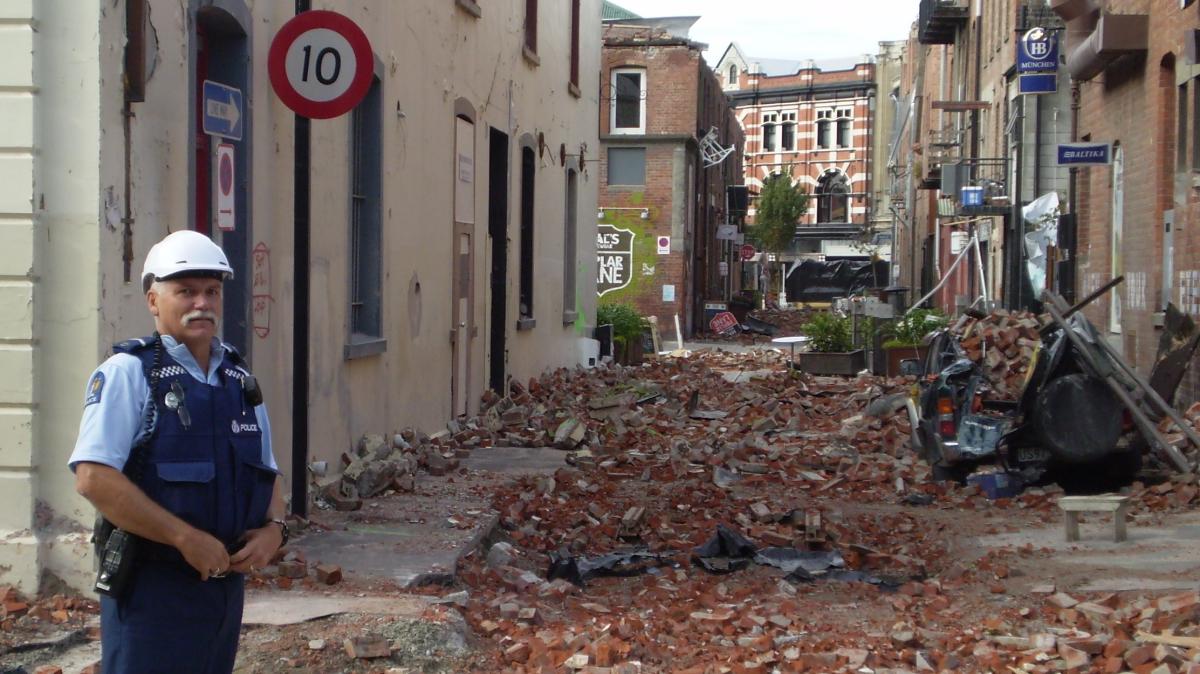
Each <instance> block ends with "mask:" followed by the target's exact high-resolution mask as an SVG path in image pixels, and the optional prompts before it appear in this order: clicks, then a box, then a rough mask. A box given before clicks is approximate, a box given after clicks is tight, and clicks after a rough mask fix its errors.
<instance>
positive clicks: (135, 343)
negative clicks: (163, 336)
mask: <svg viewBox="0 0 1200 674" xmlns="http://www.w3.org/2000/svg"><path fill="white" fill-rule="evenodd" d="M157 342H158V335H157V334H153V335H149V336H147V337H138V338H136V339H127V340H125V341H123V342H117V343H116V344H113V347H112V350H113V353H134V352H137V351H141V350H142V349H148V348H150V347H152V346H154V344H155V343H157Z"/></svg>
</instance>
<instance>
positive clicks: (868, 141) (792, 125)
mask: <svg viewBox="0 0 1200 674" xmlns="http://www.w3.org/2000/svg"><path fill="white" fill-rule="evenodd" d="M716 70H717V73H718V76H719V77H720V78H721V81H722V84H723V86H724V88H725V93H726V94H728V95H729V97H730V100H731V101H732V103H733V106H734V108H735V110H736V114H737V118H738V121H739V122H740V123H741V125H742V128H743V129H744V130H745V133H746V159H745V175H746V185H747V186H748V187H749V188H750V190H751V191H752V192H756V191H758V190H759V189H761V187H762V184H763V181H764V180H766V179H767V178H769V177H770V176H772V175H775V174H786V175H789V176H790V177H791V178H792V180H793V181H798V182H799V183H800V184H801V185H802V186H803V187H804V188H805V190H807V192H808V194H809V195H810V201H809V208H808V213H807V214H806V215H805V217H804V218H802V220H801V222H800V224H799V226H798V227H797V230H796V240H795V242H794V249H793V250H792V251H791V252H790V254H789V255H785V256H784V259H788V258H791V257H795V256H801V255H804V254H809V255H816V254H824V255H826V257H829V258H837V257H862V258H865V257H866V256H867V255H868V250H867V249H866V248H865V247H864V246H862V245H861V244H862V243H864V242H867V241H869V239H870V236H869V232H868V224H869V223H870V222H871V218H872V216H871V208H872V204H871V199H870V195H871V190H872V185H871V166H872V162H873V159H874V158H873V157H872V153H873V150H874V148H873V143H872V136H873V134H874V127H875V100H874V99H875V94H876V86H877V85H876V79H875V59H874V57H873V56H871V55H866V54H864V55H862V56H858V57H853V58H848V59H838V60H830V61H820V62H818V61H811V60H809V61H785V60H778V59H760V58H753V57H749V56H747V55H746V54H745V53H744V52H743V51H742V49H741V47H739V46H738V45H737V44H736V43H733V44H730V45H729V46H728V47H727V48H726V49H725V52H724V54H722V56H721V58H720V60H719V61H718V62H717V66H716ZM752 216H753V209H751V217H752Z"/></svg>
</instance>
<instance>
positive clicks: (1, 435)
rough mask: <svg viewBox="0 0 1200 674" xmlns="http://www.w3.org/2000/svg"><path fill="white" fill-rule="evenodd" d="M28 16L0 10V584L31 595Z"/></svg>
mask: <svg viewBox="0 0 1200 674" xmlns="http://www.w3.org/2000/svg"><path fill="white" fill-rule="evenodd" d="M34 39H35V31H34V14H33V6H32V0H26V1H21V2H11V3H6V4H4V5H3V6H0V243H3V244H6V245H3V246H0V372H3V373H4V376H3V377H2V378H0V539H3V540H4V541H5V543H6V544H5V545H4V546H2V547H0V582H4V583H12V584H14V585H16V586H18V587H20V588H22V589H26V588H30V587H36V584H37V573H38V557H39V549H38V548H39V546H38V542H37V539H36V537H35V536H34V534H33V525H34V522H33V514H34V503H35V499H36V498H37V493H36V488H37V484H36V477H35V475H36V471H37V462H36V459H35V454H36V452H35V443H36V441H37V435H36V432H35V427H34V426H35V422H36V416H35V407H36V406H35V395H36V394H35V391H34V372H35V367H36V366H35V362H34V349H33V336H34V334H33V331H34V317H33V301H32V300H33V295H34V279H35V275H36V269H35V262H34V246H35V244H34V241H35V227H36V226H35V217H36V215H35V213H34V207H33V205H34V151H35V140H34V133H35V131H34V121H33V120H34V108H35V105H36V101H35V93H34V92H35V85H34Z"/></svg>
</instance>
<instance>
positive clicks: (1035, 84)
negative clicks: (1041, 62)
mask: <svg viewBox="0 0 1200 674" xmlns="http://www.w3.org/2000/svg"><path fill="white" fill-rule="evenodd" d="M1056 91H1058V75H1056V74H1055V73H1022V74H1020V75H1018V76H1017V93H1018V94H1021V95H1025V94H1052V93H1054V92H1056Z"/></svg>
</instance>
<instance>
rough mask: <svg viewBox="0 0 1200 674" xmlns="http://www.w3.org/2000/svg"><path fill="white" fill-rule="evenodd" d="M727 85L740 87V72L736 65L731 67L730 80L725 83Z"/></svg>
mask: <svg viewBox="0 0 1200 674" xmlns="http://www.w3.org/2000/svg"><path fill="white" fill-rule="evenodd" d="M725 84H727V85H729V86H731V87H736V86H737V85H738V71H737V64H736V63H734V64H731V65H730V66H729V79H728V80H727V81H726V82H725Z"/></svg>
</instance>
